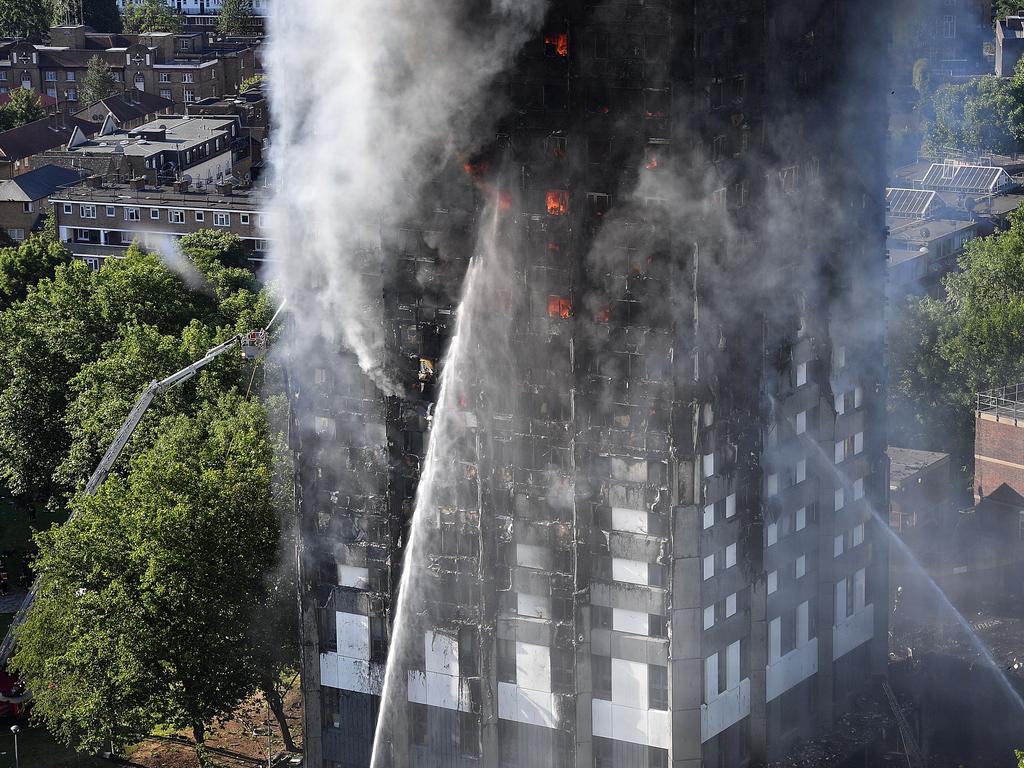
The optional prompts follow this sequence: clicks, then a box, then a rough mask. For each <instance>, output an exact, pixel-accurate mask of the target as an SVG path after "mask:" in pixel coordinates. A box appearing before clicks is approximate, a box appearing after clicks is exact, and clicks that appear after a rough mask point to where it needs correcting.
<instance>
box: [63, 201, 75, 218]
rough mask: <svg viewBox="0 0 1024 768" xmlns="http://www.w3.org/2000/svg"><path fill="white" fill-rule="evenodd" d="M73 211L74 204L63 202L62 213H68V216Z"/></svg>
mask: <svg viewBox="0 0 1024 768" xmlns="http://www.w3.org/2000/svg"><path fill="white" fill-rule="evenodd" d="M74 212H75V206H73V205H72V204H71V203H64V213H66V214H68V215H69V216H70V215H71V214H72V213H74Z"/></svg>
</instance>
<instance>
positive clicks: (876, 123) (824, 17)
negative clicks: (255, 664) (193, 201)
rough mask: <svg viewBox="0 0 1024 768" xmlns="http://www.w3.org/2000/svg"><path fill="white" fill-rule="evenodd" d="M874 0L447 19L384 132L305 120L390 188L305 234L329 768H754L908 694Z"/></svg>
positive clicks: (302, 272)
mask: <svg viewBox="0 0 1024 768" xmlns="http://www.w3.org/2000/svg"><path fill="white" fill-rule="evenodd" d="M469 5H470V4H465V7H469ZM876 5H878V4H877V3H872V2H867V1H865V2H859V3H849V2H847V3H838V2H830V1H828V0H803V1H802V2H791V1H790V2H784V3H783V2H778V3H775V2H771V3H769V2H764V0H736V2H731V3H727V4H722V3H710V2H708V3H705V2H688V3H673V4H670V3H668V2H659V1H657V0H655V1H650V0H649V1H648V2H644V3H638V2H592V1H590V0H586V1H585V0H564V1H563V2H555V3H551V4H550V6H549V7H548V8H547V11H546V14H547V15H546V17H545V20H544V23H543V25H540V24H539V23H537V22H538V21H539V16H538V17H537V18H536V19H534V18H526V17H515V18H508V17H507V16H503V17H502V19H503V20H504V22H506V23H508V24H509V25H510V29H514V30H515V33H514V34H513V33H511V32H510V33H509V34H508V35H496V36H494V39H492V38H491V37H489V36H488V35H486V34H481V32H480V28H479V27H478V26H476V24H475V23H473V22H474V17H473V14H467V13H465V12H464V8H463V4H462V3H457V2H446V3H441V2H438V3H436V4H435V7H434V8H433V9H432V12H433V13H434V14H435V15H437V16H439V17H440V21H438V20H437V19H433V18H431V17H430V15H419V16H417V17H416V19H415V22H416V24H418V25H426V26H427V27H428V28H429V29H430V30H435V29H438V28H443V29H444V30H445V31H444V35H443V36H437V37H435V36H434V35H431V34H428V35H427V36H426V37H427V39H428V40H430V41H432V43H433V44H434V45H435V47H433V48H431V49H430V54H431V55H430V56H426V55H424V56H423V57H415V56H414V57H413V59H414V62H413V63H414V66H412V68H410V67H409V63H410V62H408V61H405V60H404V59H403V56H402V48H401V46H403V45H405V46H411V45H413V42H412V38H410V37H407V36H406V35H408V34H411V30H412V29H413V25H412V24H410V25H409V26H405V22H402V23H401V24H400V25H399V29H398V30H397V31H396V30H395V29H394V28H393V27H392V26H389V24H390V22H388V23H387V24H385V26H384V27H383V29H382V30H380V31H379V32H380V33H379V34H374V35H372V36H371V37H372V39H374V40H383V41H385V43H384V46H383V49H382V50H378V51H374V52H373V54H372V55H370V56H369V58H370V60H372V61H373V62H374V64H375V66H377V67H379V68H380V71H381V73H382V74H381V75H379V76H378V77H376V78H370V82H371V83H373V84H374V85H373V87H370V85H369V84H367V85H361V86H360V87H361V88H364V89H365V92H362V91H360V92H359V93H358V94H356V95H354V96H352V97H351V100H350V101H349V102H347V103H346V104H345V105H344V106H345V107H346V108H349V109H352V110H354V114H356V115H358V116H359V120H358V121H356V122H359V123H360V124H361V126H360V127H359V131H360V132H361V131H363V130H365V129H366V125H363V124H362V123H364V122H365V123H366V124H369V125H373V124H375V123H376V122H378V121H381V122H382V124H381V125H380V128H379V131H380V133H376V132H374V131H370V132H368V133H366V134H362V133H359V134H358V135H357V136H351V137H350V136H347V134H346V133H345V132H344V131H342V132H338V133H336V135H332V134H331V132H330V128H331V127H332V126H334V125H335V123H337V122H338V121H341V122H342V123H344V122H345V121H346V120H348V121H352V120H353V117H352V115H345V114H343V113H342V112H340V111H338V110H337V108H336V109H335V110H334V111H327V110H325V109H324V108H323V107H319V106H317V105H316V104H315V101H314V100H312V99H311V100H309V103H303V104H301V105H299V107H300V108H299V109H298V112H297V114H298V115H301V116H302V117H304V118H305V120H304V122H302V123H297V124H296V125H295V127H294V130H295V135H294V136H291V137H290V135H289V134H287V133H286V134H285V135H284V138H280V139H277V140H278V141H279V142H280V144H279V146H278V148H277V151H278V152H279V153H280V154H279V157H288V156H290V155H289V154H288V153H290V152H297V151H300V149H301V148H302V147H303V145H304V143H306V144H307V147H306V149H308V142H309V141H312V140H313V139H311V138H309V137H305V136H303V135H302V132H303V131H307V130H308V131H310V132H311V134H312V136H313V137H315V140H316V141H317V142H323V144H322V145H321V144H317V145H316V150H317V152H318V154H316V155H315V159H312V160H310V167H307V168H306V169H305V170H304V171H303V173H301V174H296V176H295V178H294V179H293V180H292V181H291V183H290V185H286V188H287V189H288V190H289V192H288V193H287V194H289V195H291V196H292V198H295V195H296V194H297V193H299V192H301V193H303V194H305V195H309V194H312V192H313V190H315V191H317V192H318V193H319V192H322V191H323V190H324V189H335V188H336V186H337V185H343V186H344V185H351V186H358V187H360V188H362V187H363V186H367V185H368V186H370V187H371V190H370V195H369V197H368V198H367V199H361V198H359V199H355V200H353V199H352V198H351V197H350V196H348V195H347V194H340V195H336V196H334V197H333V198H331V200H330V202H331V210H330V211H328V210H327V206H323V205H320V204H319V203H318V204H317V205H319V206H320V207H317V206H314V205H312V204H311V207H309V208H307V207H304V206H302V205H299V206H294V205H292V207H289V206H288V205H282V207H281V210H280V213H281V215H282V217H285V218H286V219H287V227H288V230H287V232H286V233H285V234H283V235H282V236H281V237H278V238H277V239H278V242H289V238H288V233H291V234H292V235H294V236H295V237H299V238H300V241H299V242H300V247H301V249H303V250H305V251H307V253H306V254H304V255H302V256H300V257H294V258H298V259H299V260H300V263H299V264H298V265H297V266H296V265H295V264H287V263H285V264H284V266H285V270H286V271H287V272H289V273H290V274H289V275H287V278H286V279H287V281H288V284H289V285H292V286H294V288H293V289H294V290H299V291H301V293H302V295H303V300H302V301H301V302H300V306H301V307H302V312H301V313H300V315H303V316H300V317H299V318H297V319H296V322H295V326H294V329H293V330H294V333H295V334H296V337H295V342H296V343H295V346H294V354H293V355H292V356H291V360H290V369H291V370H292V371H294V374H293V378H294V379H295V380H296V381H297V384H296V387H295V390H296V391H295V399H294V401H293V404H294V408H295V411H296V413H297V429H296V430H295V431H296V435H295V438H296V447H297V449H299V451H300V456H299V459H300V460H299V465H300V468H301V472H302V484H301V487H302V489H303V496H302V499H301V504H300V511H301V514H300V520H301V522H302V525H303V551H302V553H301V555H300V557H301V562H302V566H303V572H304V580H303V595H302V597H303V611H304V619H305V628H306V638H305V639H306V640H307V643H306V645H305V646H304V650H305V661H304V672H305V674H304V693H305V695H306V717H307V721H306V724H307V742H306V760H307V765H311V766H320V765H323V766H331V767H332V768H334V766H346V768H347V766H365V765H368V764H369V762H370V752H371V743H372V738H373V733H372V727H373V726H372V724H373V723H374V721H375V719H376V718H377V717H378V712H379V716H380V718H381V723H383V727H382V728H381V729H380V731H381V733H380V734H379V738H378V754H377V760H378V762H377V763H376V764H377V765H379V766H384V765H396V766H399V765H417V766H419V765H424V766H439V767H440V766H462V765H467V766H468V765H472V764H483V765H488V766H496V765H503V766H504V765H509V766H515V765H529V766H551V768H555V767H556V766H557V767H558V768H561V766H567V765H576V766H581V767H582V766H591V765H598V766H609V767H610V766H616V767H618V766H633V765H636V766H647V767H648V768H649V767H650V766H666V767H667V766H668V765H669V764H670V763H671V764H672V765H673V766H698V765H701V764H702V762H701V761H704V762H705V763H707V764H727V765H744V764H746V763H747V762H749V761H754V762H756V761H759V760H762V759H764V758H766V757H770V756H775V755H778V754H779V753H781V752H783V751H784V750H786V749H787V748H788V747H789V746H790V745H791V744H792V742H793V741H794V740H795V739H796V738H798V737H800V736H806V735H810V734H813V733H816V732H818V731H819V730H820V729H822V728H827V727H828V726H829V725H830V724H831V723H832V722H833V721H834V718H835V717H836V716H837V715H838V714H839V713H840V712H842V711H844V710H845V709H847V708H848V707H849V706H850V703H851V698H850V697H851V695H852V694H853V693H855V692H856V691H857V690H859V689H860V688H861V687H862V686H863V685H864V683H865V682H866V680H867V678H868V676H869V675H870V674H873V673H878V672H882V671H884V662H885V658H886V616H887V609H886V605H887V584H886V577H885V573H886V557H885V542H884V539H883V538H882V537H881V536H880V535H879V534H878V532H877V531H876V530H875V524H876V523H875V522H874V521H873V519H872V515H871V511H870V506H869V505H870V503H874V504H875V505H876V506H878V507H879V508H885V505H884V502H885V494H886V492H887V491H886V489H887V483H886V478H885V464H884V434H883V431H882V428H881V413H882V408H883V403H884V399H883V398H884V392H883V391H882V382H883V380H884V379H883V377H882V375H881V360H882V351H883V350H882V347H883V343H882V330H883V329H882V326H881V322H882V317H883V312H882V304H881V302H882V301H883V296H884V291H883V288H882V286H883V283H882V281H883V275H884V246H883V234H884V221H883V208H882V202H881V201H882V191H883V187H884V184H883V179H882V177H881V171H882V163H883V154H882V153H883V151H884V150H883V141H884V138H883V137H884V133H883V132H884V129H885V115H884V99H885V95H886V93H887V91H886V90H885V86H884V83H885V82H886V79H885V78H884V71H883V70H882V69H881V67H883V66H884V49H885V41H884V36H885V30H884V29H883V28H882V19H881V18H880V13H881V10H880V9H878V8H876V7H875V6H876ZM390 10H391V12H393V13H396V14H398V15H399V16H401V14H402V12H403V11H402V10H401V9H399V8H397V7H396V8H392V9H390ZM491 12H492V13H499V14H500V13H503V11H502V10H501V9H500V8H495V9H492V11H491ZM314 18H317V17H314ZM456 20H459V21H458V23H456ZM357 21H359V22H360V24H357V25H355V27H356V28H362V27H361V26H360V25H362V24H365V23H366V22H367V20H366V19H357ZM319 23H321V24H337V23H338V20H334V19H330V18H327V17H326V16H325V17H319ZM435 24H440V27H437V26H434V25H435ZM309 31H310V30H307V32H309ZM360 39H363V38H360ZM495 39H496V40H498V42H499V43H500V44H499V45H497V46H496V45H495V44H494V40H495ZM442 40H443V42H444V43H445V45H444V46H440V45H439V41H442ZM360 44H361V45H364V44H365V43H360ZM513 51H517V53H516V54H515V61H514V64H512V65H511V66H510V67H508V69H507V71H502V70H503V66H504V63H505V61H506V59H507V57H508V56H511V54H512V52H513ZM280 53H281V55H284V53H285V52H284V51H280ZM357 53H358V55H369V54H365V53H364V52H357ZM346 55H347V56H352V55H356V54H346ZM391 57H395V60H392V58H391ZM345 58H346V56H343V55H340V54H339V63H338V66H341V63H340V62H341V61H343V60H345ZM435 60H436V61H438V63H437V68H436V71H435V69H433V63H434V62H435ZM300 61H301V58H300ZM482 61H484V62H486V65H484V64H482V63H481V62H482ZM296 63H298V62H291V63H287V62H284V63H283V62H281V61H280V60H278V66H279V67H282V68H283V67H285V66H290V67H294V65H295V64H296ZM356 63H358V64H359V65H360V66H361V67H363V68H362V69H360V70H359V71H362V72H363V74H364V75H365V74H366V72H367V71H368V70H366V69H365V64H366V62H362V61H357V62H356ZM288 71H295V70H294V69H288ZM406 77H408V78H412V82H411V83H405V82H404V81H403V78H406ZM432 78H433V79H432ZM461 78H468V79H469V80H472V83H473V87H472V88H468V87H467V86H466V84H465V83H463V82H462V80H461ZM453 87H454V88H456V90H457V92H458V97H457V98H454V99H453V98H451V94H450V93H448V92H447V91H448V90H450V89H451V88H453ZM299 90H300V91H301V90H302V89H299ZM409 93H416V94H417V97H416V99H413V100H409V99H406V95H408V94H409ZM318 96H322V94H318ZM430 98H436V99H438V100H439V103H438V104H432V103H431V102H430V101H429V99H430ZM287 106H289V104H288V103H287V102H285V103H284V104H282V105H275V114H281V113H282V109H283V108H285V107H287ZM318 111H319V112H320V113H321V114H319V115H318V114H317V112H318ZM424 111H425V112H426V113H427V114H426V117H424V116H423V115H424ZM487 113H489V114H492V115H493V114H503V115H504V117H502V118H500V119H499V120H498V121H497V123H496V124H494V123H489V122H488V121H487V120H485V114H487ZM384 116H386V117H387V121H383V117H384ZM445 116H447V117H448V118H449V119H450V121H451V125H452V127H453V128H454V130H453V132H452V133H451V134H449V133H447V131H446V130H445V129H446V128H447V126H446V125H445V123H444V121H443V119H442V118H443V117H445ZM420 123H423V125H422V126H420V125H419V124H420ZM346 125H347V123H346ZM417 126H419V127H420V128H421V129H422V130H420V131H418V130H417ZM392 129H394V131H395V134H394V135H390V134H388V131H389V130H392ZM353 130H355V129H353ZM378 137H379V141H380V144H381V146H379V147H378V146H376V144H375V142H376V141H377V138H378ZM328 139H329V141H328ZM357 139H358V140H357ZM409 141H414V142H415V145H414V146H413V147H412V149H410V147H409V146H407V142H409ZM302 151H305V150H302ZM348 154H355V155H358V156H359V159H358V163H357V164H355V165H351V166H350V165H349V161H348V160H347V159H346V158H347V156H348ZM335 158H336V159H335ZM392 164H393V165H394V167H391V165H392ZM282 167H283V166H282ZM310 179H317V180H319V181H318V184H311V183H309V180H310ZM307 186H308V187H310V189H306V187H307ZM295 199H297V198H295ZM339 211H340V212H339ZM328 217H335V220H334V221H332V222H331V223H326V219H327V218H328ZM350 220H351V222H350ZM310 221H313V222H315V223H316V224H317V226H318V227H319V229H317V230H314V231H312V232H310V233H305V230H304V227H305V226H306V225H307V224H308V222H310ZM349 223H353V224H354V225H355V229H354V231H355V232H357V233H358V237H354V236H350V234H349V233H345V232H342V231H341V228H342V227H343V226H347V225H348V224H349ZM325 231H326V232H327V233H328V235H329V236H328V237H326V238H325V237H324V236H323V235H324V232H325ZM286 258H287V257H286ZM471 262H472V266H470V263H471ZM321 273H326V274H321ZM467 273H468V274H469V275H471V277H470V278H468V279H464V276H465V275H466V274H467ZM353 278H358V280H356V279H353ZM353 291H357V293H353ZM456 318H457V323H456ZM456 328H458V331H459V333H458V337H457V341H456V342H454V343H453V342H452V337H453V335H454V333H455V330H456ZM360 339H362V340H363V341H360ZM367 339H369V340H370V341H366V340H367ZM449 343H453V346H452V348H451V350H450V351H449V354H448V356H447V357H446V356H445V354H444V351H445V349H446V347H447V345H448V344H449ZM346 345H347V346H349V347H351V348H353V349H354V350H355V354H353V355H346V354H344V353H340V352H339V351H338V350H339V349H340V348H341V347H343V346H346ZM442 377H447V378H445V381H444V386H441V378H442ZM373 382H377V385H378V386H380V387H381V388H382V389H381V390H380V391H378V389H377V387H376V386H375V385H374V383H373ZM428 441H433V442H432V451H433V452H432V453H431V454H429V455H428ZM417 489H419V499H418V501H417V500H416V493H417ZM410 542H413V544H411V545H410ZM410 553H411V556H410ZM403 556H405V557H406V562H405V565H404V567H403V564H402V562H403ZM403 573H404V574H405V579H404V581H402V575H403ZM400 583H401V584H402V585H403V590H402V592H401V594H398V591H399V590H398V587H399V584H400ZM396 615H398V616H399V617H400V621H399V623H398V626H396V625H395V623H394V619H395V617H396ZM389 649H390V650H389ZM389 653H390V661H389V663H390V664H391V670H390V672H389V673H388V675H387V676H385V673H384V667H383V665H382V662H383V661H384V660H385V658H388V654H389ZM384 688H386V694H387V695H386V696H385V697H384V700H383V701H381V700H380V698H379V696H380V694H381V692H382V689H384Z"/></svg>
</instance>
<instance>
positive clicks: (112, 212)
mask: <svg viewBox="0 0 1024 768" xmlns="http://www.w3.org/2000/svg"><path fill="white" fill-rule="evenodd" d="M116 213H117V210H116V209H115V208H114V206H112V205H108V206H107V217H108V218H113V217H114V215H115V214H116Z"/></svg>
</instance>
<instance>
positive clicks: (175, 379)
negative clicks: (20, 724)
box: [0, 334, 246, 667]
mask: <svg viewBox="0 0 1024 768" xmlns="http://www.w3.org/2000/svg"><path fill="white" fill-rule="evenodd" d="M245 341H246V337H244V336H242V335H241V334H239V335H237V336H233V337H231V338H230V339H228V340H227V341H225V342H224V343H223V344H218V345H217V346H216V347H213V348H212V349H211V350H210V351H208V352H207V353H206V355H204V356H203V357H202V358H200V359H199V360H196V361H195V362H194V363H192V364H191V365H187V366H185V367H184V368H182V369H181V370H180V371H177V372H175V373H172V374H171V375H170V376H168V377H167V378H166V379H161V380H160V381H153V382H150V384H149V386H148V387H146V389H145V390H144V391H143V393H142V394H141V395H140V396H139V399H138V400H137V401H136V403H135V407H133V408H132V410H131V412H129V414H128V418H127V419H125V421H124V424H122V425H121V428H120V429H119V430H117V435H115V436H114V442H112V443H111V444H110V447H109V448H107V452H106V453H104V454H103V458H102V459H100V463H99V464H98V465H97V466H96V469H95V471H93V473H92V476H90V477H89V482H88V483H86V485H85V491H84V492H83V493H84V495H86V496H92V495H93V494H94V493H96V490H97V489H98V488H99V487H100V486H101V485H102V484H103V481H104V480H106V479H107V476H108V475H109V474H110V470H111V468H112V467H113V466H114V463H115V462H116V461H117V458H118V456H120V455H121V451H123V450H124V447H125V446H126V445H128V441H129V440H131V437H132V434H134V432H135V429H136V427H138V426H139V422H141V421H142V417H143V416H145V415H146V411H147V410H148V409H149V406H150V404H151V403H152V402H153V400H154V398H155V397H156V396H157V395H159V394H161V393H163V392H165V391H166V390H168V389H170V388H171V387H173V386H175V385H177V384H182V383H184V382H186V381H188V380H189V379H191V378H192V377H193V376H195V375H196V374H197V373H199V371H200V370H201V369H202V368H204V367H205V366H207V365H209V364H210V363H212V362H213V361H214V360H216V359H217V358H218V357H220V356H221V355H223V354H224V353H225V352H227V351H228V350H229V349H231V348H232V347H235V346H236V345H239V346H241V345H242V344H244V343H245ZM73 518H74V513H72V515H71V517H69V518H68V520H69V521H70V520H72V519H73ZM38 592H39V577H38V576H37V577H36V579H35V581H33V582H32V588H31V589H30V590H29V591H28V594H27V595H25V599H24V600H22V601H21V606H20V607H19V608H18V612H17V613H16V614H14V619H13V620H12V621H11V626H10V627H9V628H8V630H7V634H6V635H5V636H4V639H3V642H2V643H0V667H3V666H4V665H5V664H7V659H8V658H9V657H10V655H11V651H13V650H14V631H15V630H16V629H17V628H18V627H20V626H21V625H22V623H23V622H24V621H25V617H26V616H27V615H28V611H29V609H30V608H31V607H32V603H33V601H35V598H36V594H37V593H38Z"/></svg>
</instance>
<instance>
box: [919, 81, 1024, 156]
mask: <svg viewBox="0 0 1024 768" xmlns="http://www.w3.org/2000/svg"><path fill="white" fill-rule="evenodd" d="M929 111H930V115H929V120H928V122H927V125H926V126H925V146H926V148H927V149H930V150H931V151H932V152H933V153H938V154H942V151H943V150H946V151H948V150H950V149H953V150H959V151H963V152H969V153H983V152H997V153H1012V152H1014V151H1016V150H1017V149H1018V148H1019V147H1020V144H1021V142H1022V141H1024V68H1022V64H1021V63H1018V66H1017V71H1016V73H1015V74H1014V76H1013V77H1011V78H1000V77H996V76H995V75H983V76H981V77H975V78H972V79H970V80H967V81H965V82H963V83H948V84H946V85H943V86H941V87H940V88H938V89H936V91H935V92H934V94H932V98H931V103H930V110H929Z"/></svg>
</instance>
